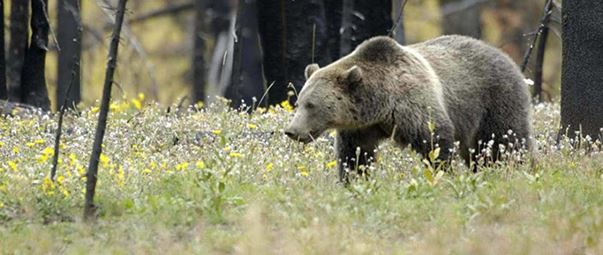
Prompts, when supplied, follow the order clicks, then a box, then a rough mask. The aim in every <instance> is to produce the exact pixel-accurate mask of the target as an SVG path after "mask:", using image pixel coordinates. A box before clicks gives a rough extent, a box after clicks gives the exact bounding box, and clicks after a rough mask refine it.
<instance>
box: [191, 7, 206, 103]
mask: <svg viewBox="0 0 603 255" xmlns="http://www.w3.org/2000/svg"><path fill="white" fill-rule="evenodd" d="M194 8H195V14H194V15H195V24H194V31H193V60H192V62H193V63H192V67H193V88H192V103H193V104H194V103H197V102H201V101H205V84H206V81H207V67H206V65H205V47H206V46H205V45H206V42H205V38H204V35H203V32H204V31H205V20H204V17H205V4H204V3H203V1H195V6H194Z"/></svg>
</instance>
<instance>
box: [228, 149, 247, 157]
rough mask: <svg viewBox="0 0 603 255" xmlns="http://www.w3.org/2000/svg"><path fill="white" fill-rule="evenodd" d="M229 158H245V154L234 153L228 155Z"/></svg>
mask: <svg viewBox="0 0 603 255" xmlns="http://www.w3.org/2000/svg"><path fill="white" fill-rule="evenodd" d="M228 156H230V157H233V158H240V157H242V156H243V154H241V153H238V152H234V151H233V152H231V153H230V154H228Z"/></svg>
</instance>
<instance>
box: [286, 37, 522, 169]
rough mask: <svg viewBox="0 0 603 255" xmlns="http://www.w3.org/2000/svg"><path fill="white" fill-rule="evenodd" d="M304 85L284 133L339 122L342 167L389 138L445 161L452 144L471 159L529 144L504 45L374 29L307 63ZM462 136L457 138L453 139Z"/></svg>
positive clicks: (365, 159)
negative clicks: (330, 58) (323, 62)
mask: <svg viewBox="0 0 603 255" xmlns="http://www.w3.org/2000/svg"><path fill="white" fill-rule="evenodd" d="M305 73H306V79H307V81H306V83H305V85H304V87H303V88H302V90H301V91H300V93H299V96H298V100H297V108H296V110H295V115H294V116H293V119H292V121H291V123H290V124H289V125H288V127H287V128H286V130H285V134H286V135H288V136H289V137H291V138H292V139H295V140H298V141H301V142H304V143H307V142H311V141H312V140H314V138H316V137H318V136H320V135H321V134H322V133H323V132H324V131H325V130H328V129H335V130H336V131H337V137H336V141H335V147H336V151H337V158H338V167H339V174H340V178H341V180H342V181H346V180H347V172H348V171H353V170H354V171H357V170H359V168H358V166H359V165H366V164H368V163H370V161H371V160H372V159H374V157H375V155H374V154H375V149H376V148H377V146H378V145H379V143H380V142H381V141H383V140H384V139H392V140H393V141H395V142H396V143H397V144H398V145H401V146H407V145H410V147H411V148H412V149H413V150H415V151H416V152H418V153H420V154H422V155H423V156H424V157H427V155H428V154H429V152H430V151H435V150H436V148H439V149H438V151H439V155H438V157H437V161H438V162H447V161H448V160H449V158H450V156H451V154H452V153H453V152H454V150H455V148H458V149H459V150H460V151H458V153H459V154H460V155H461V157H463V158H464V160H465V161H466V162H467V164H469V165H474V164H472V163H471V162H473V161H474V160H476V158H475V155H476V154H478V153H480V151H482V149H484V147H486V146H487V147H488V148H489V150H488V151H489V153H488V155H489V158H490V162H494V161H496V160H497V159H498V157H499V149H500V148H503V147H504V146H507V147H506V148H509V146H510V145H512V146H517V147H521V148H520V149H522V150H524V151H525V150H528V149H529V147H530V146H531V143H530V136H531V120H530V117H531V115H530V112H531V111H530V105H531V103H530V94H529V91H528V87H527V85H526V83H525V80H524V77H523V75H522V74H521V72H520V71H519V68H518V67H517V66H516V65H515V64H514V62H513V61H512V60H511V59H510V58H509V57H508V56H507V55H506V54H505V53H503V52H502V51H500V50H498V49H496V48H494V47H492V46H489V45H487V44H486V43H484V42H481V41H479V40H475V39H472V38H469V37H464V36H456V35H454V36H442V37H438V38H435V39H432V40H429V41H426V42H423V43H418V44H413V45H409V46H402V45H400V44H398V43H397V42H396V41H394V40H393V39H391V38H388V37H375V38H372V39H369V40H367V41H365V42H363V43H362V44H360V45H359V46H358V47H357V48H356V49H355V50H354V51H353V52H352V53H350V54H349V55H347V56H345V57H343V58H341V59H339V60H338V61H336V62H334V63H332V64H330V65H328V66H326V67H324V68H320V67H319V66H318V65H316V64H311V65H309V66H308V67H306V70H305ZM455 142H459V144H458V145H459V146H458V147H456V146H455Z"/></svg>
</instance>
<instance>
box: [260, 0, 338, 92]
mask: <svg viewBox="0 0 603 255" xmlns="http://www.w3.org/2000/svg"><path fill="white" fill-rule="evenodd" d="M257 3H258V11H259V12H258V22H259V23H258V24H259V31H260V36H261V44H262V49H263V52H262V53H263V69H264V75H265V77H266V84H268V85H269V86H271V87H270V90H269V91H268V92H267V102H268V103H269V104H277V103H280V102H282V101H284V100H287V99H288V98H289V97H288V91H289V90H290V89H288V85H289V83H292V84H293V86H294V87H295V89H296V90H297V91H298V92H299V91H300V90H301V87H302V86H303V84H304V82H305V77H304V69H305V67H306V66H307V65H308V64H310V63H312V62H316V63H318V64H319V65H321V66H324V65H326V64H327V63H329V62H330V58H329V56H328V49H327V24H326V19H325V8H324V7H325V6H324V4H323V1H322V0H306V1H289V0H262V1H258V2H257ZM266 89H268V88H266ZM289 99H291V101H294V98H289Z"/></svg>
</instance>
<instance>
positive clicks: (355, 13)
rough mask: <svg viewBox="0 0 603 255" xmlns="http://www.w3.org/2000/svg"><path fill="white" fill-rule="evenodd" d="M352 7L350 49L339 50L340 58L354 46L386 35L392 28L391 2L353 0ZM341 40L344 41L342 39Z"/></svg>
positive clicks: (384, 0) (389, 0)
mask: <svg viewBox="0 0 603 255" xmlns="http://www.w3.org/2000/svg"><path fill="white" fill-rule="evenodd" d="M353 5H354V6H353V9H352V10H351V11H352V12H351V13H352V19H351V23H352V26H353V30H352V33H351V35H350V48H349V49H347V50H340V53H341V56H344V55H347V54H348V53H350V52H351V51H352V50H354V49H355V48H356V46H358V45H359V44H360V43H362V42H363V41H365V40H367V39H369V38H371V37H374V36H378V35H387V34H388V33H389V30H390V29H391V28H392V26H393V20H392V0H375V1H358V0H355V1H354V3H353ZM342 15H343V14H342ZM342 17H343V16H342ZM342 21H343V18H342ZM342 23H343V22H342ZM341 40H344V37H342V38H341Z"/></svg>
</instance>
